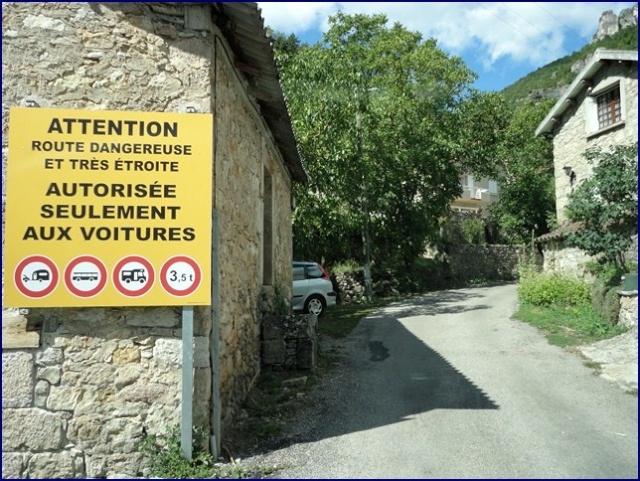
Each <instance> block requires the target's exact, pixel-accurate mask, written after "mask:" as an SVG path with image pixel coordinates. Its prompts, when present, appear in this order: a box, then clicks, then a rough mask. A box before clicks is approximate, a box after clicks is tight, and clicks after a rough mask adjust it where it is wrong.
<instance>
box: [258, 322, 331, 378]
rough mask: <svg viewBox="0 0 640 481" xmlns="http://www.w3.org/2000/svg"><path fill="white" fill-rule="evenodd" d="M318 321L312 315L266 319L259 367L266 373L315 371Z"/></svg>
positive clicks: (263, 327)
mask: <svg viewBox="0 0 640 481" xmlns="http://www.w3.org/2000/svg"><path fill="white" fill-rule="evenodd" d="M317 326H318V318H317V317H316V316H314V315H313V314H294V315H280V316H267V317H265V318H264V319H263V323H262V365H263V367H264V368H266V369H271V370H274V371H282V370H288V369H299V370H305V369H309V370H311V369H315V368H316V366H317V363H318V332H317Z"/></svg>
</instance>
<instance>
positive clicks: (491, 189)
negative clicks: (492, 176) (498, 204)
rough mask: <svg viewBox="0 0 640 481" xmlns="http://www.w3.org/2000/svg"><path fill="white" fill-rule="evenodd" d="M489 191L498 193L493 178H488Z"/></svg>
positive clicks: (496, 184) (496, 183)
mask: <svg viewBox="0 0 640 481" xmlns="http://www.w3.org/2000/svg"><path fill="white" fill-rule="evenodd" d="M489 193H490V194H497V193H498V182H496V181H495V180H490V181H489Z"/></svg>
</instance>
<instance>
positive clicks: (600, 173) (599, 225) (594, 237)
mask: <svg viewBox="0 0 640 481" xmlns="http://www.w3.org/2000/svg"><path fill="white" fill-rule="evenodd" d="M584 156H585V158H586V159H587V160H588V161H589V163H591V164H592V165H593V174H592V176H591V177H589V178H588V179H586V180H585V181H584V182H582V183H581V184H580V185H579V186H578V187H576V189H575V190H574V191H573V192H572V193H571V194H570V195H569V202H568V204H567V215H568V217H569V219H571V220H573V221H581V222H582V223H583V224H582V227H581V228H580V230H579V231H578V232H576V233H575V234H571V235H570V236H569V237H568V239H567V240H568V243H569V244H570V245H573V246H576V247H579V248H580V249H583V250H584V251H586V252H587V253H588V254H590V255H594V256H595V255H598V256H601V258H602V260H603V261H606V262H610V263H613V264H614V265H617V266H621V267H623V268H626V265H625V252H626V251H627V250H628V249H629V247H630V246H631V243H632V240H631V236H632V235H633V234H637V233H638V143H637V142H636V143H634V144H631V145H614V146H612V147H610V148H609V150H603V149H599V148H591V149H588V150H587V151H586V152H585V153H584Z"/></svg>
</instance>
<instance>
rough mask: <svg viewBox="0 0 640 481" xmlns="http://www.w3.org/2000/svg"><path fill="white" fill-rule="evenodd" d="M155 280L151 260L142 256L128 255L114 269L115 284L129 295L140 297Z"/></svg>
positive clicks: (119, 289) (120, 291)
mask: <svg viewBox="0 0 640 481" xmlns="http://www.w3.org/2000/svg"><path fill="white" fill-rule="evenodd" d="M154 280H155V273H154V270H153V266H152V265H151V262H149V261H148V260H147V259H145V258H144V257H141V256H127V257H125V258H124V259H121V260H120V261H119V262H118V263H117V264H116V266H115V268H114V269H113V285H114V286H115V288H116V289H117V290H118V292H119V293H120V294H122V295H125V296H127V297H140V296H143V295H145V294H146V293H147V292H149V289H151V287H152V286H153V281H154Z"/></svg>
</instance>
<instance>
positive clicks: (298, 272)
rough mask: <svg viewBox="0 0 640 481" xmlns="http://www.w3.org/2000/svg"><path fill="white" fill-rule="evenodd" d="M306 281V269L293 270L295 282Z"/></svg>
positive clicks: (295, 268) (296, 268)
mask: <svg viewBox="0 0 640 481" xmlns="http://www.w3.org/2000/svg"><path fill="white" fill-rule="evenodd" d="M303 279H304V267H294V268H293V280H294V281H301V280H303Z"/></svg>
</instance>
